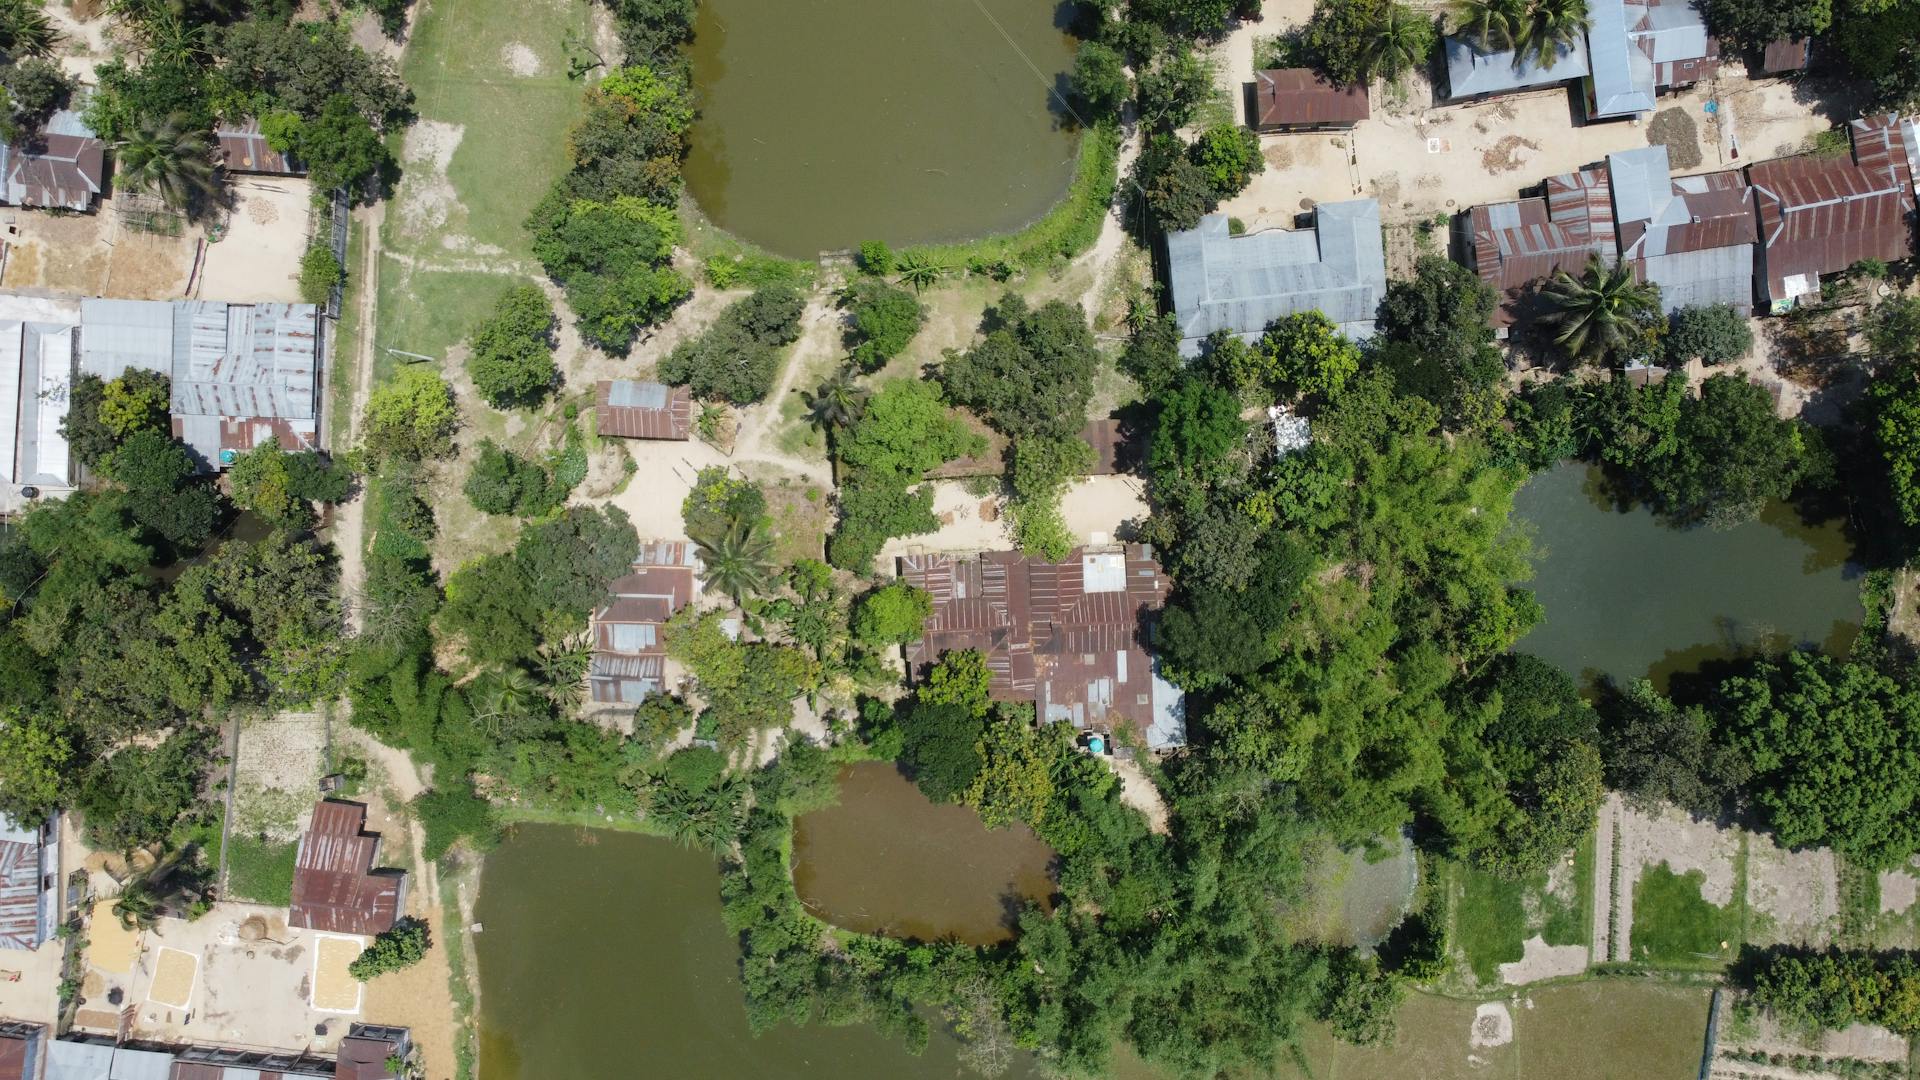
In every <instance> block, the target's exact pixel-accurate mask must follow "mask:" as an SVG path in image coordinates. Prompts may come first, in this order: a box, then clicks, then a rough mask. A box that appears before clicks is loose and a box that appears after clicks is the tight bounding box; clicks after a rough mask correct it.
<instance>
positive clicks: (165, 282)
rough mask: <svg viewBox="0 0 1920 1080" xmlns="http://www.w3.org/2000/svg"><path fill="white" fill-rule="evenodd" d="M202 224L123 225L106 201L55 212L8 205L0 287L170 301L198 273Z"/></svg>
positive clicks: (3, 212) (1, 212)
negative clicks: (151, 228) (85, 209)
mask: <svg viewBox="0 0 1920 1080" xmlns="http://www.w3.org/2000/svg"><path fill="white" fill-rule="evenodd" d="M196 236H197V230H191V229H189V230H187V232H186V233H185V234H184V235H182V236H177V237H170V236H158V235H155V234H153V233H144V232H136V231H133V230H130V229H124V228H121V227H120V224H119V219H118V217H117V216H116V215H115V214H114V213H113V211H112V210H111V209H110V208H107V207H105V205H104V204H103V208H102V209H101V210H99V211H98V212H96V213H92V214H69V215H65V216H60V217H55V216H53V215H52V214H48V213H44V212H41V211H38V210H24V209H20V208H18V207H6V208H0V239H4V240H5V241H6V269H5V272H4V274H0V287H5V288H8V289H45V290H48V291H51V292H59V293H69V294H72V295H76V296H114V297H120V298H122V299H128V300H170V299H178V298H180V297H182V296H184V295H185V293H186V287H187V278H188V277H189V276H191V274H192V273H193V253H194V245H195V243H196V242H197V241H196Z"/></svg>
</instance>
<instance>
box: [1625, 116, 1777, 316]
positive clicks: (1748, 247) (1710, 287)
mask: <svg viewBox="0 0 1920 1080" xmlns="http://www.w3.org/2000/svg"><path fill="white" fill-rule="evenodd" d="M1607 173H1608V175H1609V177H1610V178H1611V184H1610V186H1611V188H1612V190H1613V206H1614V219H1615V223H1616V231H1617V233H1618V235H1619V242H1620V257H1621V258H1623V259H1626V260H1628V261H1630V262H1631V263H1632V264H1633V268H1634V271H1635V274H1636V276H1637V277H1638V278H1639V279H1640V280H1641V281H1651V282H1654V283H1655V284H1657V285H1659V286H1660V303H1661V306H1662V307H1663V308H1664V309H1665V310H1666V311H1667V312H1668V313H1669V314H1671V313H1673V312H1675V311H1678V310H1680V309H1681V308H1686V307H1708V306H1712V305H1716V304H1730V305H1732V306H1733V307H1734V308H1736V309H1738V310H1739V311H1740V313H1741V314H1743V315H1745V314H1750V313H1751V312H1752V311H1753V251H1754V242H1755V241H1756V240H1758V239H1759V225H1758V222H1757V221H1756V220H1755V218H1754V200H1753V189H1752V188H1751V187H1749V186H1748V185H1747V181H1746V179H1745V177H1743V176H1742V175H1741V173H1740V172H1739V171H1738V170H1729V171H1726V172H1715V173H1705V174H1702V175H1698V176H1683V177H1680V178H1678V179H1675V178H1673V176H1672V174H1671V172H1670V170H1669V168H1668V163H1667V148H1666V147H1665V146H1659V145H1655V146H1648V147H1643V148H1641V149H1638V150H1626V151H1622V152H1621V153H1617V154H1609V155H1607Z"/></svg>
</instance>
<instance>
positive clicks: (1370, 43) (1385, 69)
mask: <svg viewBox="0 0 1920 1080" xmlns="http://www.w3.org/2000/svg"><path fill="white" fill-rule="evenodd" d="M1432 32H1433V31H1432V24H1431V23H1430V22H1429V20H1428V18H1427V17H1426V16H1424V15H1422V14H1421V13H1419V12H1416V11H1414V10H1413V9H1412V8H1410V7H1408V6H1407V5H1405V4H1402V3H1398V2H1397V0H1396V2H1394V3H1389V4H1388V5H1387V6H1386V7H1385V8H1384V9H1382V10H1381V12H1380V18H1379V21H1378V22H1377V23H1375V24H1374V25H1373V27H1372V28H1371V29H1370V30H1368V32H1367V39H1366V40H1365V41H1364V42H1362V43H1361V45H1360V77H1361V78H1362V79H1364V80H1366V81H1369V82H1371V81H1372V80H1374V79H1387V80H1394V79H1398V78H1399V77H1400V76H1401V75H1403V74H1405V73H1406V72H1407V71H1409V70H1411V69H1413V68H1415V67H1418V66H1419V65H1420V61H1422V60H1423V59H1425V58H1426V55H1427V50H1428V49H1429V48H1431V47H1432Z"/></svg>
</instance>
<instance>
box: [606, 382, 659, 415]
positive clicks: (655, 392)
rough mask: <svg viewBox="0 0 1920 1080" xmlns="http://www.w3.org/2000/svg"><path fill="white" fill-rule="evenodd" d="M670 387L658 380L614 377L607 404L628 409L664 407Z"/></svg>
mask: <svg viewBox="0 0 1920 1080" xmlns="http://www.w3.org/2000/svg"><path fill="white" fill-rule="evenodd" d="M668 393H669V391H668V388H667V387H666V386H664V385H662V384H660V383H657V382H636V381H634V380H632V379H614V380H612V381H611V385H609V386H608V388H607V404H609V405H613V406H615V407H618V408H627V409H664V408H666V407H667V394H668Z"/></svg>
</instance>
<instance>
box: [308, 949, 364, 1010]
mask: <svg viewBox="0 0 1920 1080" xmlns="http://www.w3.org/2000/svg"><path fill="white" fill-rule="evenodd" d="M364 948H365V946H364V945H362V944H361V942H360V939H359V938H350V937H335V936H333V935H331V934H323V935H319V936H318V937H317V938H316V940H315V942H314V950H313V1007H314V1008H315V1009H318V1010H319V1011H321V1012H331V1013H357V1012H359V1011H360V993H361V985H360V980H358V979H356V978H354V977H353V976H352V975H350V974H348V973H347V968H348V967H349V966H350V965H351V964H352V963H353V962H354V961H355V960H358V959H359V958H360V953H361V950H362V949H364Z"/></svg>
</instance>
